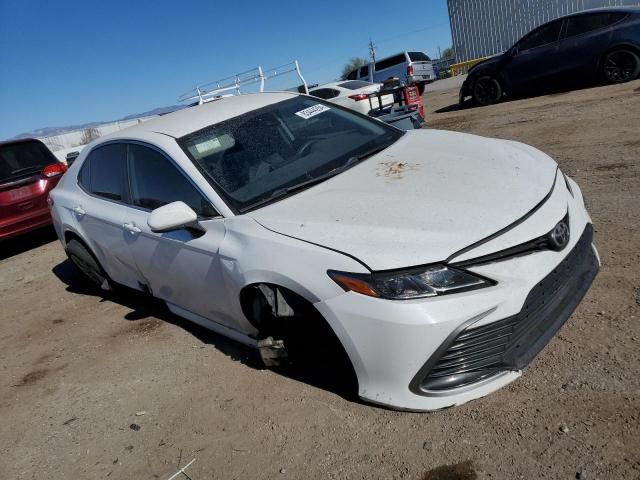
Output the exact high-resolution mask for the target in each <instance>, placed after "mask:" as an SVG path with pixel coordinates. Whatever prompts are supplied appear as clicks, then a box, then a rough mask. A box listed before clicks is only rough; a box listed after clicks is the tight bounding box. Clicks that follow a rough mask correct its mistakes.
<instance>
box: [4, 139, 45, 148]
mask: <svg viewBox="0 0 640 480" xmlns="http://www.w3.org/2000/svg"><path fill="white" fill-rule="evenodd" d="M30 142H38V143H42V141H40V140H38V139H37V138H15V139H13V140H4V141H2V142H0V147H4V146H5V145H17V144H19V143H30Z"/></svg>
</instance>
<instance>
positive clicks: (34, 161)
mask: <svg viewBox="0 0 640 480" xmlns="http://www.w3.org/2000/svg"><path fill="white" fill-rule="evenodd" d="M57 161H58V160H57V159H56V158H55V157H54V156H53V154H52V153H51V151H49V149H48V148H47V147H46V146H44V144H42V143H40V142H34V141H30V142H19V143H13V144H8V145H0V182H8V181H11V180H17V179H19V178H23V177H26V176H29V175H33V174H35V173H39V172H40V171H42V169H43V168H44V167H45V166H47V165H49V164H51V163H56V162H57Z"/></svg>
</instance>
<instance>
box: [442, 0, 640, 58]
mask: <svg viewBox="0 0 640 480" xmlns="http://www.w3.org/2000/svg"><path fill="white" fill-rule="evenodd" d="M447 4H448V8H449V21H450V22H451V35H452V37H453V47H454V49H455V52H456V58H457V60H458V62H464V61H466V60H472V59H476V58H480V57H488V56H491V55H495V54H497V53H500V52H503V51H505V50H507V49H508V48H509V47H511V45H513V44H514V43H515V42H516V41H517V40H518V39H519V38H521V37H522V36H524V35H525V34H526V33H528V32H530V31H531V30H533V29H534V28H535V27H537V26H539V25H542V24H543V23H545V22H548V21H550V20H553V19H555V18H558V17H562V16H564V15H568V14H570V13H575V12H580V11H583V10H588V9H591V8H598V7H614V6H637V5H640V0H448V1H447Z"/></svg>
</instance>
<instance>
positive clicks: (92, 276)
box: [65, 240, 111, 291]
mask: <svg viewBox="0 0 640 480" xmlns="http://www.w3.org/2000/svg"><path fill="white" fill-rule="evenodd" d="M65 251H66V253H67V256H68V257H69V260H71V262H72V263H73V264H74V265H75V266H76V268H77V269H78V270H80V272H81V273H82V274H83V275H84V276H85V277H86V278H88V279H89V280H90V281H91V283H93V284H94V285H96V286H97V287H99V288H101V289H102V290H106V291H110V290H111V282H110V281H109V276H108V275H107V274H106V272H105V271H104V270H103V269H102V267H101V266H100V264H99V263H98V261H97V260H96V259H95V257H94V256H93V254H92V253H91V252H90V251H89V250H88V249H87V247H85V246H84V245H83V244H82V243H80V242H79V241H78V240H69V241H68V242H67V248H66V249H65Z"/></svg>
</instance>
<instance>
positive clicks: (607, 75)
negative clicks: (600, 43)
mask: <svg viewBox="0 0 640 480" xmlns="http://www.w3.org/2000/svg"><path fill="white" fill-rule="evenodd" d="M639 73H640V58H638V55H637V54H636V53H635V52H634V51H632V50H628V49H626V48H623V49H618V50H614V51H612V52H609V53H607V55H606V56H605V57H604V62H603V64H602V75H603V77H604V79H605V80H606V81H607V82H608V83H624V82H628V81H630V80H633V79H635V78H636V77H637V76H638V74H639Z"/></svg>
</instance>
